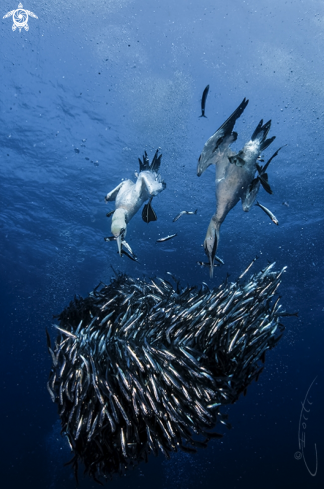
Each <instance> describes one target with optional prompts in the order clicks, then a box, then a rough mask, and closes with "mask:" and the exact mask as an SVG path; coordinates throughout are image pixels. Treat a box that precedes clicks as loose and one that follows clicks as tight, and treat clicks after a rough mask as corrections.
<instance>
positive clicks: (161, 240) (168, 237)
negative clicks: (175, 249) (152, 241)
mask: <svg viewBox="0 0 324 489" xmlns="http://www.w3.org/2000/svg"><path fill="white" fill-rule="evenodd" d="M175 236H177V233H176V234H170V235H169V236H165V238H160V239H157V240H156V242H157V243H163V241H169V239H172V238H174V237H175Z"/></svg>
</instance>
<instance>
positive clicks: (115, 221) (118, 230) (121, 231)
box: [111, 209, 127, 256]
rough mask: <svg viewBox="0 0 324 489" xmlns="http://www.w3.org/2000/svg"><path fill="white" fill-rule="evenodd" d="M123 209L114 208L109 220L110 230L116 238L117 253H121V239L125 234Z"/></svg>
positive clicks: (125, 226)
mask: <svg viewBox="0 0 324 489" xmlns="http://www.w3.org/2000/svg"><path fill="white" fill-rule="evenodd" d="M125 214H126V212H125V210H124V209H116V210H115V212H114V215H113V218H112V222H111V232H112V233H113V235H114V236H115V238H116V240H117V246H118V253H119V254H120V256H121V255H122V240H123V239H124V238H125V236H126V232H127V224H126V217H125Z"/></svg>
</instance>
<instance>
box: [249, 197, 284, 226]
mask: <svg viewBox="0 0 324 489" xmlns="http://www.w3.org/2000/svg"><path fill="white" fill-rule="evenodd" d="M255 205H257V206H258V207H261V209H262V210H263V211H264V212H265V213H266V214H267V216H269V217H270V219H271V221H272V222H274V223H275V224H276V225H277V226H278V225H279V221H278V219H277V218H276V216H275V215H274V214H272V212H271V211H269V209H267V208H266V207H264V205H262V204H259V202H257V203H256V204H255Z"/></svg>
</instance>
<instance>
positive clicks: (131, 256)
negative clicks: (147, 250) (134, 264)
mask: <svg viewBox="0 0 324 489" xmlns="http://www.w3.org/2000/svg"><path fill="white" fill-rule="evenodd" d="M117 253H119V251H117ZM121 253H122V255H126V256H127V257H128V258H130V259H131V260H133V261H138V258H137V256H136V255H134V253H133V254H130V253H127V251H125V250H123V249H122V250H121Z"/></svg>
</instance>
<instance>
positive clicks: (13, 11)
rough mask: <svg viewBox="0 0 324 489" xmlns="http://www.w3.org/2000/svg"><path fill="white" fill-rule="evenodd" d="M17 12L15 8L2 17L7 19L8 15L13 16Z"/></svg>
mask: <svg viewBox="0 0 324 489" xmlns="http://www.w3.org/2000/svg"><path fill="white" fill-rule="evenodd" d="M15 12H16V11H15V10H12V11H11V12H8V13H7V14H6V15H4V16H3V17H2V18H3V19H6V18H7V17H11V16H12V15H13V14H14V13H15Z"/></svg>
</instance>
